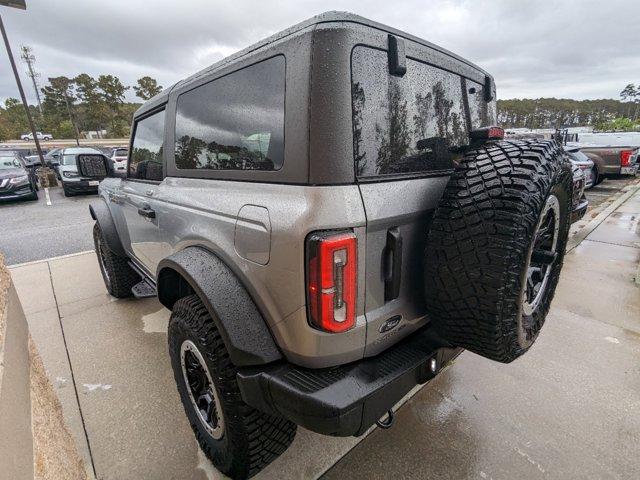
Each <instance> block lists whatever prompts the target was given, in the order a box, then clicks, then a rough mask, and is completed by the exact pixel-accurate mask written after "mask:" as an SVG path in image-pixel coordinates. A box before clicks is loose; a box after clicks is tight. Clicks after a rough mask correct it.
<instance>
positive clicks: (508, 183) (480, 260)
mask: <svg viewBox="0 0 640 480" xmlns="http://www.w3.org/2000/svg"><path fill="white" fill-rule="evenodd" d="M572 185H573V184H572V173H571V164H570V163H569V160H568V159H567V157H566V155H565V154H564V153H563V151H562V149H561V147H560V146H559V145H558V144H557V143H555V142H552V141H500V142H493V143H487V144H485V145H483V146H481V147H478V148H474V149H472V150H470V151H468V152H467V153H466V154H465V155H464V157H463V159H462V160H461V162H460V164H459V165H458V166H457V168H456V170H455V172H454V173H453V175H452V176H451V178H450V180H449V182H448V184H447V187H446V189H445V192H444V195H443V198H442V200H441V201H440V204H439V206H438V208H437V209H436V211H435V213H434V217H433V222H432V224H431V227H430V230H429V233H428V239H427V248H426V252H425V289H426V292H425V293H426V302H427V308H428V312H429V314H430V316H431V318H432V321H433V323H434V325H435V327H436V329H437V331H438V332H439V333H440V334H441V335H442V336H443V337H444V338H445V339H446V340H448V341H450V342H452V343H453V344H455V345H457V346H460V347H464V348H466V349H468V350H471V351H473V352H475V353H477V354H479V355H482V356H484V357H487V358H490V359H492V360H497V361H500V362H505V363H508V362H511V361H513V360H514V359H516V358H518V357H519V356H520V355H522V354H523V353H524V352H526V351H527V350H528V349H529V347H531V345H532V344H533V342H534V341H535V340H536V338H537V336H538V333H539V332H540V329H541V327H542V325H543V323H544V320H545V317H546V315H547V312H548V311H549V306H550V304H551V300H552V298H553V295H554V292H555V288H556V285H557V283H558V278H559V275H560V270H561V268H562V262H563V259H564V251H565V247H566V242H567V236H568V233H569V226H570V218H571V193H572V188H573V186H572Z"/></svg>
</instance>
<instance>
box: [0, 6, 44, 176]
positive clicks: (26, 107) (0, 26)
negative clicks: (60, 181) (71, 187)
mask: <svg viewBox="0 0 640 480" xmlns="http://www.w3.org/2000/svg"><path fill="white" fill-rule="evenodd" d="M0 5H1V6H5V7H13V8H19V9H20V10H26V9H27V5H26V3H25V0H0ZM0 30H2V38H3V40H4V46H5V47H6V49H7V55H8V56H9V62H10V63H11V68H12V69H13V75H14V76H15V77H16V84H17V85H18V91H19V92H20V98H21V99H22V105H24V111H25V113H26V114H27V121H28V122H29V128H30V129H31V134H32V135H33V141H34V142H35V144H36V150H37V151H38V157H39V158H40V165H42V168H43V169H44V172H43V173H44V174H45V175H43V176H42V177H43V178H46V179H47V180H46V181H47V185H45V186H48V183H49V177H50V175H48V169H47V166H46V165H45V163H44V158H43V156H42V150H41V149H40V140H38V135H37V132H36V127H35V125H34V124H33V118H31V112H30V111H29V104H28V103H27V97H25V95H24V89H23V88H22V82H21V81H20V75H19V74H18V69H17V68H16V62H15V60H14V59H13V53H11V45H9V39H8V38H7V32H6V30H5V29H4V23H3V22H2V16H1V15H0ZM54 185H55V183H54Z"/></svg>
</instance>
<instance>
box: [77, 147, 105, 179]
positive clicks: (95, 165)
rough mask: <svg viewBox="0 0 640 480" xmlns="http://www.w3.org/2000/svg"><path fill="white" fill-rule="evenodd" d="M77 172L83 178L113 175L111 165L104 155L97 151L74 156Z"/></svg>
mask: <svg viewBox="0 0 640 480" xmlns="http://www.w3.org/2000/svg"><path fill="white" fill-rule="evenodd" d="M76 165H77V167H78V174H79V175H80V176H81V177H85V178H100V179H102V178H105V177H114V176H115V175H114V173H113V165H112V164H111V160H109V159H108V158H107V157H105V156H104V155H101V154H99V153H82V154H80V155H78V157H77V158H76Z"/></svg>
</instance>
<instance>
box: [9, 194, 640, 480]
mask: <svg viewBox="0 0 640 480" xmlns="http://www.w3.org/2000/svg"><path fill="white" fill-rule="evenodd" d="M626 190H627V194H626V196H630V198H629V199H628V200H626V201H625V202H624V203H621V205H618V206H617V208H615V207H616V204H614V205H613V206H612V208H611V209H610V210H611V211H610V212H604V213H603V215H602V217H603V218H601V219H599V218H598V219H595V220H594V222H596V223H597V226H596V227H595V228H594V229H593V231H591V233H589V235H588V236H586V239H584V240H583V241H582V242H581V243H580V244H579V245H577V247H575V248H574V249H573V250H571V252H570V253H568V254H567V256H566V259H565V266H564V269H563V273H562V276H561V281H560V284H559V286H558V290H557V292H556V297H555V299H554V303H553V305H552V309H551V312H550V314H549V316H548V318H547V324H546V325H545V327H544V328H543V330H542V333H541V335H540V338H539V339H538V341H537V342H536V344H535V345H534V347H533V348H532V349H531V351H530V352H529V353H528V354H527V355H525V356H524V357H522V358H520V359H518V360H516V361H515V362H513V363H512V364H509V365H502V364H498V363H495V362H491V361H489V360H486V359H484V358H481V357H479V356H477V355H474V354H472V353H469V352H464V353H463V354H462V355H461V356H460V357H459V358H458V360H457V361H456V362H455V363H454V364H453V365H452V366H451V367H449V368H448V369H447V370H446V371H444V372H442V373H441V375H439V376H438V377H437V378H436V379H435V380H434V381H433V382H431V383H430V384H428V385H427V386H425V387H424V388H418V389H416V390H415V392H417V394H416V395H415V396H413V397H412V398H411V399H410V400H408V402H407V403H406V404H405V405H404V406H403V407H401V408H400V409H399V411H398V413H397V416H396V423H395V425H394V426H393V427H392V428H391V429H389V430H385V431H383V430H379V429H375V430H373V431H372V433H370V434H369V435H368V436H366V437H364V438H359V439H356V438H331V437H323V436H320V435H316V434H314V433H311V432H309V431H305V430H303V429H299V431H298V435H297V437H296V440H295V442H294V443H293V445H292V447H291V448H290V449H289V450H288V451H287V452H286V453H285V454H284V455H283V456H282V457H280V458H279V459H278V460H276V461H275V462H274V463H273V464H272V465H270V466H269V467H268V468H267V469H266V470H264V471H263V472H262V473H261V474H259V475H258V476H257V477H256V478H259V479H266V478H278V479H288V478H291V479H294V478H295V479H297V478H318V477H319V476H322V475H324V477H325V478H327V479H334V478H335V479H338V478H363V479H364V478H367V479H370V478H416V479H418V478H420V479H424V478H434V479H436V478H437V479H442V478H456V479H457V478H481V479H491V478H493V479H513V478H527V479H529V478H531V479H548V478H554V479H555V478H558V479H560V478H562V479H564V478H576V479H577V478H622V479H637V478H640V463H639V462H638V458H640V380H639V379H640V286H639V285H638V284H636V283H635V282H634V276H635V275H636V274H637V268H638V263H639V262H640V224H639V223H638V218H640V189H638V188H637V185H636V186H635V187H633V188H631V187H627V189H626ZM633 192H635V194H634V195H633V196H631V195H632V194H633ZM625 198H626V197H625ZM11 274H12V277H13V280H14V283H15V285H16V288H17V291H18V293H19V296H20V299H21V302H22V304H23V307H24V310H25V314H26V317H27V320H28V322H29V326H30V330H31V335H32V337H33V339H34V340H35V342H36V345H37V346H38V349H39V350H40V354H41V356H42V358H43V361H44V364H45V367H46V370H47V374H48V376H49V378H50V379H51V382H52V383H53V385H54V387H55V389H56V391H57V393H58V395H59V397H60V399H61V403H62V405H63V410H64V413H65V418H66V419H67V423H68V425H69V428H70V430H71V431H72V433H73V435H74V437H75V440H76V443H77V445H78V448H79V450H80V453H81V455H82V456H83V458H84V459H85V463H86V465H87V469H88V471H89V472H90V473H91V474H92V473H93V470H94V469H95V472H96V474H97V477H98V478H100V479H129V478H154V479H173V478H196V479H213V478H220V475H219V474H218V473H217V472H216V471H215V470H214V469H213V467H212V466H211V465H210V464H209V463H208V461H207V460H206V459H205V457H204V456H203V455H202V453H201V452H200V450H199V449H198V447H197V445H196V443H195V440H194V438H193V435H192V433H191V430H190V428H189V425H188V423H187V421H186V419H185V415H184V412H183V409H182V406H181V405H180V402H179V399H178V395H177V392H176V388H175V384H174V380H173V374H172V372H171V368H170V364H169V358H168V353H167V347H166V342H167V339H166V328H167V321H168V317H169V312H168V311H167V310H166V309H164V308H163V307H162V306H161V305H160V304H159V303H158V302H157V300H155V299H146V300H142V301H138V300H116V299H114V298H112V297H110V296H109V295H107V293H106V291H105V288H104V285H103V282H102V279H101V277H100V273H99V269H98V265H97V261H96V257H95V254H93V253H85V254H79V255H75V256H71V257H67V258H60V259H53V260H48V261H42V262H36V263H32V264H29V265H25V266H19V267H16V268H13V269H12V270H11Z"/></svg>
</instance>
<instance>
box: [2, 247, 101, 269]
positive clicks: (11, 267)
mask: <svg viewBox="0 0 640 480" xmlns="http://www.w3.org/2000/svg"><path fill="white" fill-rule="evenodd" d="M87 253H95V250H84V251H82V252H76V253H68V254H66V255H59V256H57V257H49V258H43V259H42V260H32V261H30V262H24V263H14V264H13V265H7V269H8V270H13V269H14V268H20V267H28V266H29V265H35V264H36V263H45V262H52V261H54V260H62V259H63V258H71V257H77V256H78V255H86V254H87Z"/></svg>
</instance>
